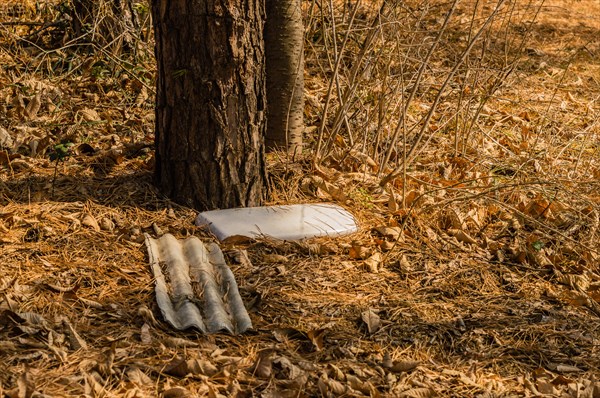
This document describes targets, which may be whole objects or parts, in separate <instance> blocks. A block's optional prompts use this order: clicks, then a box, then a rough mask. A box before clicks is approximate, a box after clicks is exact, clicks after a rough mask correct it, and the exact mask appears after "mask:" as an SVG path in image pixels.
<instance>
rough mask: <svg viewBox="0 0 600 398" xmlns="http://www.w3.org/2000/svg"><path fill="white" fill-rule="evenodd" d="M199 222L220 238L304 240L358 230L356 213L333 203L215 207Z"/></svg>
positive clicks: (199, 217) (197, 222)
mask: <svg viewBox="0 0 600 398" xmlns="http://www.w3.org/2000/svg"><path fill="white" fill-rule="evenodd" d="M196 225H198V226H207V227H208V229H209V230H210V231H211V232H212V233H213V234H214V235H215V236H216V237H217V239H219V240H220V241H224V240H225V239H227V238H229V237H234V236H245V237H248V238H256V237H260V236H268V237H272V238H277V239H282V240H301V239H307V238H313V237H317V236H340V235H347V234H351V233H353V232H356V231H358V226H357V225H356V221H355V219H354V217H353V216H352V214H350V213H349V212H348V211H347V210H345V209H344V208H342V207H340V206H338V205H335V204H330V203H323V204H301V205H285V206H264V207H245V208H238V209H225V210H211V211H205V212H203V213H200V214H198V217H197V218H196Z"/></svg>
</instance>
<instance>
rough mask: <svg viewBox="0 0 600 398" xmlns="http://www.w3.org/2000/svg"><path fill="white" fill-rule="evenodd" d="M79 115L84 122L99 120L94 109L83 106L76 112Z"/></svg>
mask: <svg viewBox="0 0 600 398" xmlns="http://www.w3.org/2000/svg"><path fill="white" fill-rule="evenodd" d="M78 114H79V116H80V117H81V118H82V119H83V120H84V121H86V122H99V121H100V115H98V112H96V111H95V110H94V109H90V108H84V109H82V110H80V111H79V112H78Z"/></svg>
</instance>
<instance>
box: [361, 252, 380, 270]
mask: <svg viewBox="0 0 600 398" xmlns="http://www.w3.org/2000/svg"><path fill="white" fill-rule="evenodd" d="M382 261H383V256H382V255H381V253H379V252H377V253H375V254H373V255H372V256H371V257H369V258H367V259H366V260H365V266H366V267H367V269H368V270H369V271H370V272H373V273H377V272H379V269H380V266H381V263H382Z"/></svg>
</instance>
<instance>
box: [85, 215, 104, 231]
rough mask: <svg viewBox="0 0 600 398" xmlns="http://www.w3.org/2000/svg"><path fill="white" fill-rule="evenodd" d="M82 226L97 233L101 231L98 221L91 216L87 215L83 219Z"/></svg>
mask: <svg viewBox="0 0 600 398" xmlns="http://www.w3.org/2000/svg"><path fill="white" fill-rule="evenodd" d="M81 225H83V226H85V227H89V228H91V229H93V230H94V231H96V232H99V231H100V226H99V225H98V221H96V219H95V218H94V216H92V215H91V214H85V215H84V216H83V218H82V219H81Z"/></svg>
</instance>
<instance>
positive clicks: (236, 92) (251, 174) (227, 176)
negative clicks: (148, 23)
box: [152, 0, 266, 210]
mask: <svg viewBox="0 0 600 398" xmlns="http://www.w3.org/2000/svg"><path fill="white" fill-rule="evenodd" d="M263 7H264V6H263V1H262V0H238V1H229V0H211V1H208V0H196V1H168V0H154V1H153V2H152V13H153V20H154V29H155V35H156V60H157V66H158V81H157V94H156V97H157V104H156V169H155V178H156V182H157V184H158V186H159V187H160V188H161V189H162V191H163V192H164V193H165V194H166V195H168V196H169V197H171V198H172V199H173V200H175V201H176V202H179V203H182V204H185V205H187V206H191V207H194V208H196V209H199V210H205V209H215V208H232V207H238V206H253V205H259V204H261V202H262V201H263V199H264V196H265V190H266V172H265V164H264V134H265V112H264V107H265V103H266V98H265V72H264V45H263V40H262V34H263V33H262V32H263V19H264V9H263Z"/></svg>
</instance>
